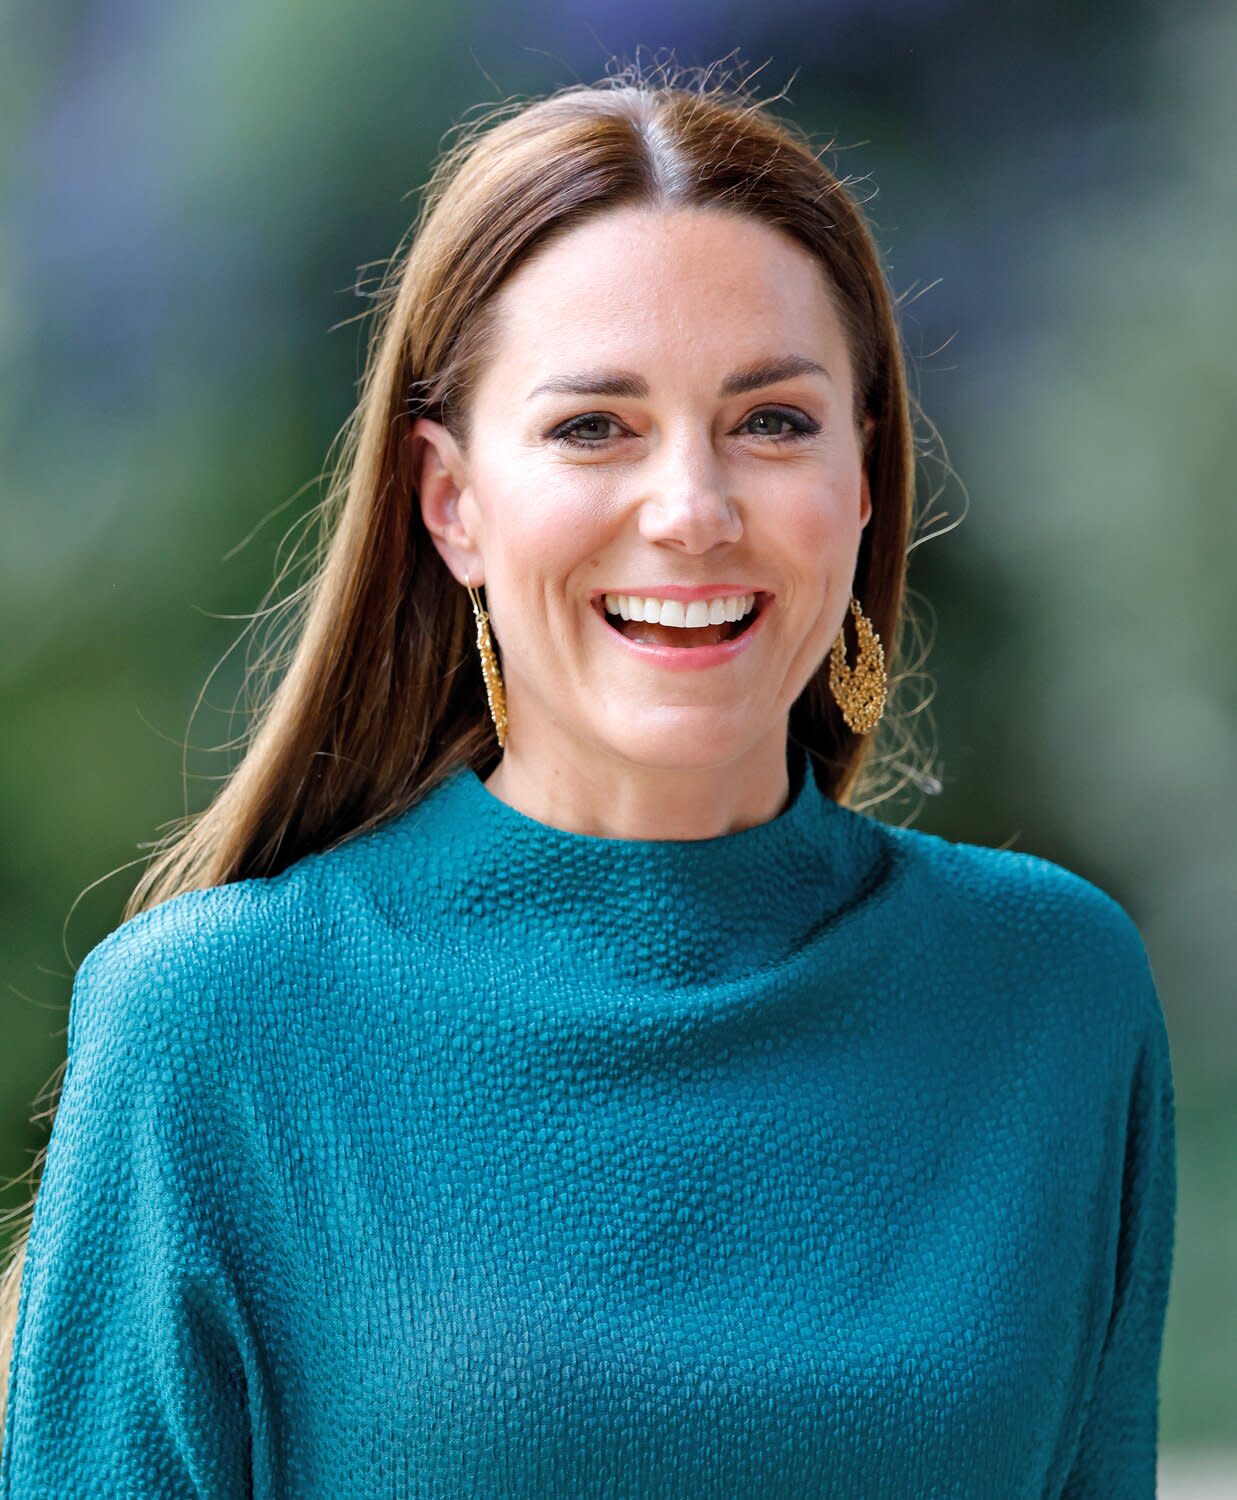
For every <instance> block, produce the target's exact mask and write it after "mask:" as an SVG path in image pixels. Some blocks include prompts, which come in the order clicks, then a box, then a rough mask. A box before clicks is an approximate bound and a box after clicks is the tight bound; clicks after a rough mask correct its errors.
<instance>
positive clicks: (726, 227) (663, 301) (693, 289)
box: [495, 207, 842, 375]
mask: <svg viewBox="0 0 1237 1500" xmlns="http://www.w3.org/2000/svg"><path fill="white" fill-rule="evenodd" d="M496 312H497V315H498V322H497V327H498V344H497V348H496V351H495V367H498V366H501V367H502V368H503V371H504V373H505V374H506V375H514V374H516V373H517V372H519V371H522V372H526V373H527V372H532V371H539V370H546V371H547V372H548V371H549V369H550V367H551V366H553V365H557V364H558V363H559V362H560V361H562V360H564V359H568V358H571V357H573V356H580V357H584V356H587V357H588V358H589V359H590V360H592V361H594V362H595V361H596V360H597V358H598V357H599V356H604V355H611V356H614V357H616V358H617V357H619V356H622V357H624V358H625V359H627V360H628V361H638V360H639V358H640V355H641V352H642V351H644V352H645V353H646V355H647V356H649V357H651V356H652V355H654V354H656V355H657V356H658V357H659V358H664V357H666V356H667V355H670V356H671V357H673V355H674V354H675V353H678V354H681V355H682V356H683V357H685V358H690V359H691V360H700V359H707V360H714V359H716V360H721V361H724V362H726V363H727V365H729V364H731V363H733V362H734V357H735V355H736V353H739V352H741V351H742V348H745V347H749V346H750V347H751V348H752V349H754V350H755V349H760V350H764V349H766V348H767V347H769V346H770V345H773V346H776V347H783V346H785V347H792V346H793V347H798V346H800V345H804V344H806V345H808V346H809V349H808V350H805V352H816V351H819V352H821V353H824V354H828V355H831V356H832V357H833V359H834V362H835V363H836V362H837V353H838V351H839V349H840V348H841V345H842V331H841V325H840V322H839V320H838V318H837V314H836V312H835V310H834V307H833V303H832V299H831V297H830V294H829V290H828V283H827V277H826V272H825V271H824V269H823V267H822V266H821V265H820V264H819V262H818V261H817V260H816V259H815V257H814V256H813V255H812V254H811V253H810V252H809V251H808V250H807V249H805V248H804V247H803V246H802V245H800V244H799V243H798V242H797V241H795V240H794V239H792V238H791V237H790V236H789V235H787V234H785V233H783V232H782V231H780V230H778V229H775V228H773V227H772V226H770V225H768V224H764V223H762V222H759V221H758V220H756V219H754V218H752V217H751V216H749V215H744V214H740V213H737V212H732V211H726V210H722V209H713V208H674V209H668V210H650V209H638V208H628V207H624V208H620V209H614V210H611V211H609V212H607V213H604V214H601V215H598V216H596V217H594V218H592V219H590V220H588V221H587V222H585V223H583V224H580V225H578V226H576V227H575V228H573V229H571V230H569V231H567V232H566V233H565V234H563V235H562V236H561V237H559V238H556V239H555V240H554V241H553V242H552V243H550V244H548V245H546V246H544V247H542V248H541V249H540V250H539V251H537V252H536V253H535V254H534V256H533V257H532V258H531V259H530V260H529V261H527V262H525V264H524V265H522V266H521V267H520V268H519V269H518V270H517V271H516V272H515V273H514V274H513V275H512V277H511V278H510V279H509V280H508V282H507V283H506V284H505V285H504V287H503V288H502V289H501V291H500V292H499V294H498V297H497V304H496ZM825 362H826V363H828V361H827V360H826V361H825Z"/></svg>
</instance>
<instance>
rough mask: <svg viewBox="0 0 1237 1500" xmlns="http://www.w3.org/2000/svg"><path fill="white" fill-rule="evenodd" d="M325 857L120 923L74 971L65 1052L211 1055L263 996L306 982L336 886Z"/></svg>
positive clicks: (179, 899) (190, 895)
mask: <svg viewBox="0 0 1237 1500" xmlns="http://www.w3.org/2000/svg"><path fill="white" fill-rule="evenodd" d="M339 863H340V862H339V861H336V860H333V859H332V858H331V857H330V856H326V857H323V856H317V855H315V856H311V857H309V858H307V859H303V860H301V861H298V862H297V863H296V864H295V865H292V866H290V867H289V868H288V869H287V870H285V871H284V872H283V873H282V874H280V875H278V876H275V877H273V878H262V877H254V878H250V879H246V880H239V881H232V882H228V883H227V884H224V885H218V886H210V887H207V888H205V889H202V890H191V891H184V892H181V893H180V894H179V895H176V896H172V897H170V898H168V899H167V900H164V901H161V902H159V903H158V904H157V905H155V906H151V907H148V908H147V909H146V910H144V911H141V912H138V913H137V914H136V915H134V916H132V917H129V918H128V919H126V920H125V921H123V922H121V923H120V925H119V926H117V927H116V928H114V929H113V930H112V931H111V932H110V933H108V934H107V935H106V936H105V937H104V938H103V939H102V940H101V941H100V942H98V943H96V944H95V946H94V947H93V948H91V949H90V950H89V951H88V952H87V954H86V955H85V957H84V958H83V959H82V961H81V963H80V964H79V965H78V967H77V971H76V974H75V976H74V981H73V990H72V996H71V1000H70V1010H69V1051H70V1053H72V1052H73V1051H74V1050H75V1049H80V1048H81V1047H82V1046H84V1045H86V1043H87V1042H88V1041H90V1040H92V1039H93V1040H96V1041H100V1042H103V1041H106V1042H107V1043H108V1044H109V1045H119V1044H120V1043H121V1042H123V1043H124V1044H125V1045H131V1046H134V1047H135V1048H142V1047H144V1048H146V1049H149V1048H150V1047H152V1046H155V1045H159V1040H160V1039H161V1038H163V1039H165V1040H167V1039H174V1040H175V1044H176V1045H179V1046H186V1047H188V1046H192V1045H193V1043H194V1041H195V1039H197V1038H201V1039H202V1040H203V1042H204V1043H208V1044H209V1045H210V1046H211V1047H213V1048H215V1049H218V1048H219V1046H220V1041H221V1039H226V1038H227V1037H229V1036H230V1035H231V1034H232V1033H233V1032H234V1031H235V1030H236V1029H237V1028H238V1027H240V1026H241V1025H242V1024H245V1022H246V1019H247V1017H248V1018H250V1019H251V1018H252V1015H253V1013H254V1012H255V1010H256V1009H257V1008H259V1007H260V1004H261V999H262V997H263V995H264V994H269V993H271V992H272V990H273V989H276V988H277V989H279V990H280V991H282V992H285V993H286V991H287V988H288V986H289V984H290V983H292V984H294V983H295V982H296V978H297V975H298V973H299V975H300V976H301V979H302V981H303V980H304V978H305V975H306V970H307V968H308V967H311V965H312V960H311V957H310V955H311V954H312V952H313V951H314V950H315V949H316V948H318V947H320V946H321V945H320V943H319V941H318V935H319V933H320V930H321V928H322V925H323V923H324V922H326V921H327V920H329V916H330V913H331V911H332V910H333V902H332V899H331V891H332V889H333V888H334V887H336V886H337V885H338V870H337V866H338V864H339Z"/></svg>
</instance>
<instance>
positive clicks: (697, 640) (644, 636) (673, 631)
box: [593, 593, 772, 649]
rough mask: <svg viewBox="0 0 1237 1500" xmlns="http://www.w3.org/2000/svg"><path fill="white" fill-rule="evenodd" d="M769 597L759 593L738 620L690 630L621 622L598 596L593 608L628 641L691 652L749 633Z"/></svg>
mask: <svg viewBox="0 0 1237 1500" xmlns="http://www.w3.org/2000/svg"><path fill="white" fill-rule="evenodd" d="M771 597H772V596H771V595H769V594H763V593H758V594H757V595H756V602H755V603H754V604H753V605H752V607H751V609H749V610H748V612H747V614H745V615H744V616H743V618H742V619H741V620H723V621H722V622H721V624H719V625H697V626H693V627H691V628H690V629H689V628H688V627H686V626H679V625H654V624H651V623H649V622H647V621H644V620H624V619H623V617H622V616H621V615H612V614H609V613H608V612H607V610H606V601H605V596H604V595H602V594H598V595H597V597H596V598H595V599H594V600H593V608H594V609H595V610H596V611H597V613H598V614H599V615H600V616H601V618H602V619H603V620H604V621H605V623H606V624H607V625H608V626H609V627H610V629H611V630H614V631H617V633H618V634H619V635H625V636H626V637H627V639H628V640H631V641H637V642H643V643H645V644H653V645H658V646H677V647H680V648H684V649H690V648H691V647H692V646H716V645H720V644H721V643H722V642H724V641H733V640H736V639H737V638H738V637H739V636H741V635H742V634H743V633H744V632H745V631H747V630H750V629H751V627H752V624H753V622H754V621H755V619H756V617H757V615H759V614H760V612H761V611H762V610H763V609H764V607H765V605H766V604H767V603H768V601H769V599H770V598H771Z"/></svg>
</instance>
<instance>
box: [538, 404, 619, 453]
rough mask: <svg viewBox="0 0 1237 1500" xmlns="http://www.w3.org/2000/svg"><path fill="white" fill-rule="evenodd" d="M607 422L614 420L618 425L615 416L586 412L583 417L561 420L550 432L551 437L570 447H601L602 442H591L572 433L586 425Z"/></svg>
mask: <svg viewBox="0 0 1237 1500" xmlns="http://www.w3.org/2000/svg"><path fill="white" fill-rule="evenodd" d="M607 422H614V425H615V426H618V423H617V422H615V419H614V418H613V417H607V416H603V414H602V413H601V412H597V411H590V412H586V413H585V414H584V416H582V417H572V419H571V420H570V422H561V423H560V424H559V425H558V426H557V427H556V428H554V430H553V431H552V432H551V433H550V437H551V438H552V439H553V441H554V442H556V443H562V444H564V445H565V446H566V447H568V448H600V447H601V444H600V443H591V442H588V441H586V440H585V439H583V438H578V437H574V436H572V434H574V433H577V432H580V431H582V430H583V429H584V428H586V427H604V426H605V424H606V423H607Z"/></svg>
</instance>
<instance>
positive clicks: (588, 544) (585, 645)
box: [412, 207, 871, 784]
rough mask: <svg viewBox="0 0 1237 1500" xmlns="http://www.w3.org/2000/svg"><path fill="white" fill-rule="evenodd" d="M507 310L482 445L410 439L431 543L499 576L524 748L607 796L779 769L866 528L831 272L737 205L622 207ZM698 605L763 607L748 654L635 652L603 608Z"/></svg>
mask: <svg viewBox="0 0 1237 1500" xmlns="http://www.w3.org/2000/svg"><path fill="white" fill-rule="evenodd" d="M497 310H498V315H499V338H498V345H497V352H496V355H495V357H494V359H493V360H492V362H491V363H490V365H489V366H488V368H487V369H486V370H485V371H484V374H483V375H482V378H481V380H480V384H479V387H478V389H477V391H476V398H475V402H474V405H473V408H472V411H471V414H470V422H469V430H468V451H467V453H466V454H465V453H463V452H461V451H460V450H459V449H458V448H457V446H456V444H455V443H454V442H453V441H452V440H451V438H450V436H449V434H447V432H446V430H445V429H444V428H443V427H441V426H440V425H439V424H437V423H435V422H432V421H430V420H429V419H427V418H421V419H419V420H418V421H417V422H416V423H415V424H414V427H413V431H412V436H413V438H414V440H415V439H421V438H423V439H425V441H426V445H427V446H426V448H425V450H424V452H423V454H422V455H421V464H422V467H421V470H420V499H421V508H422V514H423V517H424V520H425V523H426V525H427V527H428V528H429V530H430V533H431V534H432V536H433V537H434V541H435V544H436V546H437V547H438V549H439V551H440V553H441V554H442V556H443V558H444V559H445V561H446V562H447V565H448V566H449V567H450V569H451V571H452V573H453V574H454V575H455V577H456V578H457V579H458V580H459V581H460V582H461V583H462V582H463V580H464V575H465V573H466V572H468V573H469V574H470V576H471V582H472V584H473V585H474V586H478V585H480V584H481V583H484V584H485V589H486V594H485V603H486V608H487V609H488V610H489V613H490V622H491V629H492V630H493V633H494V636H495V638H496V639H497V642H498V645H499V651H500V655H501V661H502V674H503V681H504V685H505V688H506V695H507V708H508V714H509V720H510V731H509V733H510V738H509V739H508V744H507V752H506V754H507V757H508V758H510V757H511V756H513V755H516V756H519V757H520V758H521V759H522V760H524V761H525V762H532V761H534V760H535V761H538V762H540V761H542V758H543V757H545V758H546V760H545V763H546V764H548V765H552V766H558V767H561V766H563V765H564V764H566V765H579V766H581V767H583V768H584V774H585V775H586V776H587V777H588V779H590V780H594V781H595V784H605V782H604V778H605V777H606V776H607V774H608V773H612V772H615V771H622V772H623V773H625V774H627V775H628V777H630V775H631V774H632V773H633V772H635V773H637V774H638V773H639V769H640V768H643V769H644V770H645V771H646V772H653V771H656V770H661V771H666V772H673V771H674V770H679V771H683V770H694V771H697V772H699V771H704V770H707V769H708V768H716V769H717V770H718V772H719V773H720V772H722V771H727V772H731V773H733V772H734V771H735V770H745V769H746V770H748V771H752V772H758V773H759V774H765V772H769V773H770V774H775V773H776V770H777V769H778V768H780V767H782V766H783V765H784V760H785V745H786V733H787V721H788V715H789V712H790V708H791V705H792V704H793V703H794V701H795V699H796V698H797V697H798V696H799V694H800V693H801V692H802V690H803V688H804V686H805V685H806V684H807V682H808V680H809V679H810V678H811V676H812V674H813V673H814V672H815V671H816V669H817V668H818V666H819V665H820V663H821V660H822V658H823V657H824V655H825V654H826V652H827V651H828V650H829V647H830V646H831V645H832V643H833V641H834V639H835V637H836V636H837V634H838V631H839V630H840V629H841V626H842V621H843V617H844V615H845V613H846V609H847V604H848V601H849V595H850V588H851V583H852V579H853V576H854V569H855V560H856V553H857V549H858V546H859V542H860V540H861V533H862V528H863V527H864V526H865V525H866V524H867V521H868V519H869V516H870V514H871V502H870V499H869V495H868V487H867V480H866V476H865V475H864V473H863V467H862V434H861V433H859V432H857V431H856V428H855V425H854V420H853V392H852V376H851V368H850V361H849V357H848V353H847V347H846V340H845V337H844V335H843V331H842V326H841V323H840V321H839V319H838V317H837V314H836V313H835V311H834V309H833V307H832V305H831V302H830V299H829V296H828V294H827V291H826V285H825V273H824V271H823V270H822V268H821V267H820V265H819V264H818V263H817V262H816V261H815V260H814V259H813V257H812V256H811V255H810V254H809V253H808V252H807V251H806V250H805V249H803V248H802V247H801V246H799V245H798V244H797V243H796V242H795V241H793V240H791V239H790V238H789V237H788V236H784V235H782V234H781V233H780V232H778V231H777V230H774V229H772V228H770V227H768V226H766V225H764V224H762V223H760V222H757V221H756V220H754V219H751V218H748V217H743V216H740V215H739V214H737V213H730V212H725V211H718V210H702V209H697V208H690V209H684V208H677V209H674V210H670V211H651V210H647V209H635V208H626V207H625V208H621V209H616V210H613V211H611V212H609V213H606V214H604V215H602V216H600V217H597V218H594V219H592V220H590V221H589V222H587V223H585V224H583V225H581V226H579V227H578V228H576V229H573V230H572V231H570V232H569V233H567V234H566V235H565V236H564V237H563V238H562V239H560V240H558V241H557V242H555V243H553V244H551V245H549V246H547V247H545V248H543V249H542V250H541V252H540V253H538V254H537V255H536V256H534V257H533V258H532V259H531V260H530V261H528V262H526V263H525V264H524V265H523V266H521V267H520V269H519V270H518V271H517V272H516V273H515V274H514V276H512V278H511V279H510V280H509V281H508V282H507V283H506V285H505V286H504V287H503V289H502V291H501V293H500V294H499V298H498V308H497ZM869 425H870V419H869ZM702 591H703V593H704V596H705V597H706V598H712V597H714V596H716V595H731V596H734V595H744V594H757V595H758V596H760V597H759V598H758V601H757V603H758V609H757V614H756V621H755V624H754V625H753V626H751V627H749V630H750V638H749V637H747V636H744V637H740V638H739V639H738V640H737V641H736V643H735V646H733V647H724V648H720V649H719V648H716V647H714V648H712V649H710V648H708V647H706V646H694V645H675V646H669V645H663V646H660V647H659V646H657V645H646V646H643V647H642V646H640V645H637V644H634V643H633V642H631V641H628V640H625V639H624V638H623V636H622V635H620V634H619V633H618V632H617V631H616V630H615V629H614V628H613V627H612V626H611V625H609V624H607V623H606V616H605V612H604V596H605V595H606V594H609V595H611V596H615V595H619V594H625V595H632V594H638V595H640V596H643V597H652V598H660V599H663V600H665V599H666V598H667V597H670V596H672V595H675V596H677V597H678V598H679V599H680V600H681V599H682V598H683V595H684V593H685V592H686V593H690V594H691V596H692V597H696V596H697V595H699V594H700V593H701V592H702ZM611 603H612V604H613V603H614V599H613V597H612V599H611ZM684 607H685V608H686V605H685V606H684ZM700 613H701V611H700V608H699V607H697V609H696V611H694V612H693V614H692V615H691V616H690V617H688V621H689V623H690V624H693V625H694V624H695V622H696V620H697V619H698V618H699V616H700ZM718 613H719V611H718V609H717V607H716V606H715V607H714V610H713V614H712V616H711V618H713V619H716V618H717V615H718ZM619 623H620V624H621V617H620V619H619ZM722 629H724V630H725V631H726V633H727V634H730V633H732V632H733V626H730V627H722ZM626 630H627V631H629V632H631V633H633V634H636V633H641V634H645V635H646V637H647V638H648V639H649V640H650V641H653V640H654V638H655V637H657V636H662V637H664V638H665V640H667V641H669V640H671V639H674V640H684V641H687V640H691V639H693V637H694V635H695V632H693V631H692V630H687V631H685V632H678V633H676V632H673V631H671V630H670V629H668V628H657V627H655V628H653V629H648V628H647V627H645V629H644V630H643V631H640V630H639V628H638V627H633V626H630V625H629V626H627V627H626ZM718 633H720V632H719V631H718V627H716V626H715V627H714V634H718ZM701 638H702V639H711V638H712V637H711V636H704V637H701ZM698 652H699V653H700V654H699V656H698V657H697V660H696V661H694V662H693V661H691V660H690V659H691V658H693V657H694V656H696V654H697V653H698ZM706 659H707V662H708V664H707V665H698V664H697V663H703V662H705V661H706Z"/></svg>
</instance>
